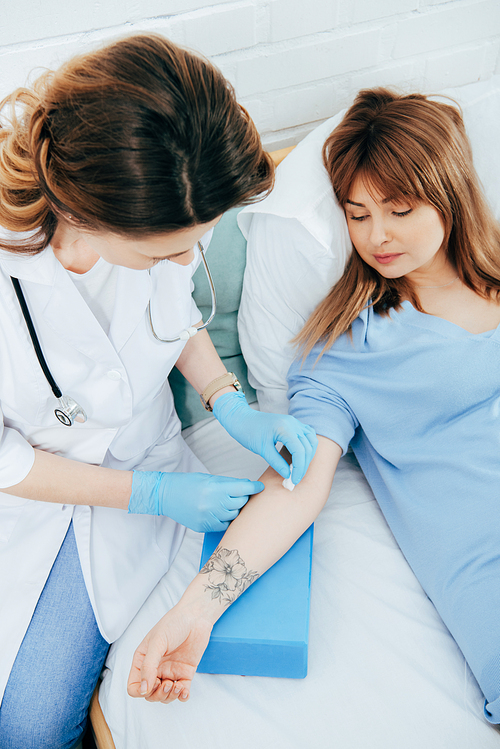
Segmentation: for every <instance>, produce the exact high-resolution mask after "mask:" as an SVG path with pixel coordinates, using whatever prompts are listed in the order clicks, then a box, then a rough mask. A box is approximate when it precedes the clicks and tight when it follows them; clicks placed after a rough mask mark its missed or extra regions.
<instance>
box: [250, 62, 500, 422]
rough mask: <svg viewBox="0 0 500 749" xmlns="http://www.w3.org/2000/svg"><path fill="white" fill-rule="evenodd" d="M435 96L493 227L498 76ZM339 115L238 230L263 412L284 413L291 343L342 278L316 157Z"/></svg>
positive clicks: (334, 218)
mask: <svg viewBox="0 0 500 749" xmlns="http://www.w3.org/2000/svg"><path fill="white" fill-rule="evenodd" d="M442 94H445V95H447V96H451V97H452V98H454V99H455V100H456V101H457V102H458V103H459V104H460V105H461V106H462V108H463V113H464V120H465V124H466V127H467V132H468V134H469V138H470V140H471V143H472V148H473V152H474V162H475V165H476V169H477V171H478V173H479V176H480V179H481V181H482V183H483V187H484V189H485V192H486V196H487V198H488V199H489V201H490V204H491V207H492V208H493V210H494V212H495V215H496V217H497V219H499V220H500V145H499V141H498V122H500V76H495V77H493V78H492V79H490V81H487V82H485V83H483V82H480V83H474V84H471V85H469V86H463V87H461V88H458V89H448V90H446V91H443V92H442ZM344 113H345V110H344V111H342V112H340V113H339V114H337V115H336V116H335V117H332V118H330V119H329V120H327V121H326V122H324V123H323V124H322V125H320V126H319V127H317V128H316V129H315V130H313V132H312V133H310V134H309V135H308V136H307V138H305V139H304V140H303V141H302V142H301V143H299V145H298V146H297V148H295V149H294V150H293V151H292V152H291V153H290V155H289V156H287V157H286V159H285V160H284V161H283V162H282V163H281V164H280V166H279V167H278V170H277V177H276V186H275V188H274V190H273V192H272V193H271V195H270V196H269V197H267V198H266V199H265V200H263V201H262V202H261V203H257V204H255V205H252V206H248V207H247V208H245V209H244V210H243V211H241V213H240V214H239V216H238V223H239V225H240V229H241V230H242V232H243V234H244V235H245V236H246V238H247V240H248V246H247V265H246V269H245V278H244V284H243V293H242V297H241V304H240V310H239V316H238V332H239V338H240V344H241V349H242V352H243V356H244V358H245V360H246V363H247V365H248V380H249V382H250V384H251V385H252V386H253V387H254V388H255V390H256V391H257V398H258V402H259V407H260V409H261V410H263V411H274V412H280V413H286V412H287V411H288V400H287V397H286V392H287V383H286V375H287V372H288V369H289V366H290V364H291V362H292V359H293V356H294V353H295V349H294V347H293V346H292V345H291V344H290V341H291V339H292V338H293V337H294V336H295V335H296V334H297V333H298V332H299V330H300V329H301V328H302V326H303V324H304V323H305V321H306V320H307V318H308V317H309V315H310V314H311V312H312V311H313V310H314V308H315V307H316V306H317V305H318V303H319V302H320V301H321V300H322V299H323V298H324V297H325V295H326V294H327V293H328V291H329V289H330V288H331V287H332V286H333V284H334V283H336V281H337V280H338V279H339V278H340V276H341V275H342V273H343V270H344V266H345V263H346V260H347V257H348V255H349V253H350V250H351V242H350V239H349V234H348V232H347V225H346V222H345V217H344V212H343V211H342V210H341V208H340V207H339V205H338V204H337V202H336V200H335V197H334V195H333V192H332V189H331V187H330V182H329V179H328V176H327V173H326V170H325V168H324V167H323V162H322V157H321V150H322V147H323V143H324V141H325V140H326V138H327V136H328V135H329V134H330V133H331V131H332V130H333V129H334V128H335V127H336V126H337V125H338V123H339V122H340V120H341V119H342V117H343V116H344Z"/></svg>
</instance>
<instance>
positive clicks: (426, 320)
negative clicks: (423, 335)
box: [389, 300, 500, 338]
mask: <svg viewBox="0 0 500 749" xmlns="http://www.w3.org/2000/svg"><path fill="white" fill-rule="evenodd" d="M401 307H402V308H403V309H402V310H401V311H399V312H398V311H396V310H395V309H394V308H393V309H391V311H390V313H389V314H390V317H391V319H393V320H394V319H399V320H400V321H403V320H404V318H405V317H407V318H408V319H407V320H406V321H405V322H409V323H411V324H412V325H417V326H418V327H419V328H425V329H427V330H432V331H434V332H435V333H439V334H441V335H445V336H447V337H449V338H496V337H498V335H499V334H500V323H499V324H498V325H497V327H496V328H493V329H492V330H487V331H484V332H483V333H470V332H469V331H468V330H465V328H462V327H461V326H460V325H457V324H456V323H454V322H450V321H449V320H445V319H444V318H443V317H437V316H436V315H429V314H428V313H427V312H419V311H418V310H417V309H415V307H414V306H413V304H412V303H411V302H410V301H408V300H406V301H404V302H402V303H401ZM398 316H399V317H398Z"/></svg>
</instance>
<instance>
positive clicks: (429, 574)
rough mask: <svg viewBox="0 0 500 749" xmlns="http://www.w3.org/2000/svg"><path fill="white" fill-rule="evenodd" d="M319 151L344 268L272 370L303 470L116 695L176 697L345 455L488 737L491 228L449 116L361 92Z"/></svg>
mask: <svg viewBox="0 0 500 749" xmlns="http://www.w3.org/2000/svg"><path fill="white" fill-rule="evenodd" d="M323 153H324V162H325V166H326V168H327V171H328V173H329V175H330V178H331V182H332V186H333V190H334V193H335V195H336V197H337V199H338V201H339V203H340V205H341V206H343V208H344V210H345V215H346V219H347V223H348V227H349V233H350V237H351V240H352V243H353V247H354V252H353V253H352V256H351V259H350V261H349V263H348V265H347V267H346V270H345V272H344V274H343V276H342V278H341V279H340V281H339V282H338V283H337V284H336V285H335V286H334V288H333V289H332V290H331V292H330V293H329V295H328V296H327V297H326V299H325V300H324V301H323V302H321V304H320V305H319V306H318V308H317V309H316V311H315V312H314V313H313V315H312V316H311V318H310V319H309V321H308V322H307V324H306V325H305V327H304V329H303V330H302V331H301V333H300V334H299V336H298V337H297V344H298V348H299V352H298V358H297V360H296V361H295V363H294V364H293V365H292V367H291V369H290V372H289V386H290V389H289V399H290V412H291V413H292V414H293V415H294V416H296V417H297V418H299V419H301V420H302V421H304V422H305V423H308V424H310V425H311V426H312V427H314V428H315V429H316V431H317V433H318V435H320V443H319V447H318V450H317V453H316V456H315V458H314V460H313V462H312V463H311V465H310V468H309V470H308V472H307V474H306V477H305V478H304V480H303V481H302V482H301V483H300V485H299V486H297V487H296V488H295V489H294V491H293V492H292V493H290V492H288V491H287V490H286V489H284V488H283V487H282V484H281V482H282V479H281V477H280V476H278V474H277V473H275V472H274V471H273V470H272V469H268V470H267V472H266V473H265V474H264V476H263V481H264V483H265V485H266V489H265V491H263V492H262V493H261V494H258V495H256V496H255V497H253V498H252V500H251V501H250V502H249V503H248V504H247V505H246V507H245V508H244V510H243V511H242V512H241V513H240V515H239V516H238V518H237V519H236V520H235V521H234V522H233V523H232V524H231V526H230V527H229V529H228V531H227V532H226V535H225V536H224V538H223V540H222V543H221V545H220V546H219V548H218V549H217V550H216V552H215V553H214V555H213V557H212V558H211V560H210V561H209V562H208V564H207V565H206V566H205V567H204V568H203V570H202V571H201V572H200V574H199V575H198V576H197V577H196V578H195V579H194V580H193V582H192V583H191V584H190V586H189V587H188V589H187V590H186V592H185V594H184V596H183V597H182V599H181V601H180V602H179V603H178V604H177V606H175V607H174V608H173V609H172V610H171V611H169V612H168V613H167V614H166V616H165V617H163V619H161V620H160V622H159V623H158V624H157V625H156V627H154V628H153V630H151V632H150V633H149V634H148V635H147V637H146V638H145V639H144V641H143V642H142V643H141V645H140V646H139V648H138V649H137V651H136V654H135V656H134V660H133V665H132V669H131V673H130V678H129V687H128V688H129V693H130V694H131V695H133V696H141V695H142V696H144V697H146V699H148V700H152V701H163V702H170V701H172V700H174V699H176V698H179V699H181V700H187V699H188V697H189V691H190V684H191V680H192V678H193V675H194V671H195V669H196V666H197V664H198V662H199V660H200V658H201V655H202V653H203V651H204V649H205V647H206V644H207V642H208V639H209V637H210V632H211V629H212V626H213V624H214V622H215V621H216V620H217V619H218V618H219V616H220V615H221V614H222V613H223V612H224V610H225V608H226V607H227V605H229V603H230V602H231V601H232V600H234V599H235V598H236V597H237V596H238V595H239V594H240V593H241V592H242V591H243V590H244V589H245V588H246V587H247V586H248V585H249V584H250V583H251V582H252V581H253V580H254V579H255V578H256V577H258V576H259V575H261V574H262V573H263V572H265V570H266V569H267V568H268V567H269V566H270V565H271V564H273V563H274V561H275V560H276V559H278V558H279V556H281V554H283V553H284V552H285V551H286V550H287V549H288V547H289V546H290V545H291V544H292V543H293V542H294V541H295V539H296V538H297V537H298V536H299V535H300V534H301V533H302V532H303V530H304V529H305V528H306V527H307V526H308V525H309V524H310V523H311V522H312V521H313V520H314V518H315V517H316V515H317V514H318V512H319V511H320V510H321V508H322V506H323V504H324V502H325V501H326V499H327V496H328V493H329V489H330V487H331V483H332V479H333V476H334V473H335V469H336V466H337V463H338V460H339V458H340V456H341V455H342V454H343V453H344V452H345V451H346V450H347V447H348V445H349V444H351V445H352V448H353V450H354V452H355V454H356V456H357V458H358V460H359V463H360V464H361V467H362V469H363V471H364V473H365V475H366V477H367V479H368V481H369V483H370V485H371V487H372V489H373V492H374V494H375V496H376V498H377V500H378V502H379V504H380V506H381V508H382V511H383V512H384V515H385V517H386V519H387V522H388V523H389V525H390V527H391V529H392V531H393V533H394V535H395V537H396V539H397V541H398V543H399V545H400V547H401V549H402V551H403V553H404V554H405V556H406V558H407V560H408V562H409V564H410V565H411V567H412V568H413V570H414V572H415V574H416V576H417V577H418V579H419V581H420V583H421V584H422V586H423V588H424V589H425V591H426V593H427V595H428V596H429V597H430V599H431V600H432V601H433V603H434V605H435V606H436V608H437V610H438V612H439V613H440V615H441V617H442V619H443V620H444V622H445V624H446V625H447V627H448V628H449V630H450V632H451V634H452V635H453V637H454V638H455V640H456V642H457V643H458V645H459V647H460V648H461V649H462V652H463V653H464V655H465V658H466V660H467V661H468V663H469V665H470V667H471V669H472V671H473V673H474V675H475V677H476V679H477V681H478V682H479V685H480V687H481V689H482V691H483V694H484V695H485V698H486V704H485V714H486V717H487V718H488V720H489V721H490V722H492V723H500V611H499V608H500V553H499V549H500V513H499V510H498V505H499V502H500V300H499V292H500V227H499V226H498V224H497V223H496V222H495V220H494V219H493V217H492V216H491V214H490V211H489V208H488V206H487V204H486V201H485V199H484V197H483V195H482V193H481V190H480V187H479V185H478V181H477V177H476V175H475V172H474V168H473V165H472V155H471V151H470V146H469V143H468V140H467V137H466V134H465V130H464V125H463V122H462V118H461V116H460V114H459V112H458V111H457V109H456V108H455V107H454V106H451V105H449V104H444V103H441V102H438V101H432V100H429V99H427V98H426V97H424V96H421V95H411V96H399V95H396V94H393V93H391V92H390V91H387V90H384V89H375V90H370V91H362V92H361V93H360V94H359V95H358V97H357V99H356V100H355V103H354V105H353V106H352V107H351V108H350V109H349V110H348V112H347V114H346V115H345V117H344V119H343V121H342V122H341V124H340V125H339V126H338V127H337V128H336V129H335V130H334V132H333V133H332V134H331V135H330V137H329V138H328V140H327V142H326V143H325V146H324V151H323ZM214 587H218V588H219V589H221V588H224V589H225V590H226V591H227V596H225V597H224V602H223V603H221V600H222V597H213V595H212V590H213V588H214Z"/></svg>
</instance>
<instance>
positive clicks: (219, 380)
mask: <svg viewBox="0 0 500 749" xmlns="http://www.w3.org/2000/svg"><path fill="white" fill-rule="evenodd" d="M230 386H232V387H234V388H235V389H236V390H238V391H240V392H242V391H243V388H242V387H241V384H240V382H239V380H238V378H237V377H236V375H235V374H234V372H226V374H223V375H221V376H220V377H216V378H215V380H212V382H209V383H208V385H207V386H206V388H205V390H204V391H203V392H202V394H201V395H200V400H201V403H202V405H203V408H204V409H205V410H206V411H212V406H211V405H210V404H209V401H210V398H211V397H212V395H215V393H217V392H218V391H219V390H222V388H227V387H230Z"/></svg>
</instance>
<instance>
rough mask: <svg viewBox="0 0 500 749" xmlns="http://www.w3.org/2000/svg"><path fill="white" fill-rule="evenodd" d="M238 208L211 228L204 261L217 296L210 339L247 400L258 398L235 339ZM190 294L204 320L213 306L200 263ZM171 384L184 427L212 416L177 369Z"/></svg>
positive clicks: (241, 242)
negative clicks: (210, 239)
mask: <svg viewBox="0 0 500 749" xmlns="http://www.w3.org/2000/svg"><path fill="white" fill-rule="evenodd" d="M240 210H241V209H240V208H233V209H232V210H231V211H228V212H227V213H225V214H224V215H223V217H222V218H221V220H220V221H219V223H218V224H217V226H216V227H215V229H214V234H213V237H212V241H211V242H210V246H209V248H208V250H207V262H208V266H209V268H210V272H211V274H212V278H213V280H214V285H215V293H216V297H217V312H216V314H215V317H214V319H213V320H212V322H211V323H210V325H209V326H208V332H209V333H210V338H211V339H212V341H213V344H214V346H215V348H216V349H217V352H218V354H219V356H220V358H221V359H222V361H223V362H224V365H225V366H226V368H227V370H228V372H234V373H235V374H236V376H237V377H238V379H239V381H240V382H241V385H242V387H243V390H244V391H245V395H246V397H247V401H248V402H249V403H253V402H254V401H256V400H257V396H256V393H255V390H254V389H253V388H252V387H250V385H249V383H248V379H247V366H246V363H245V360H244V359H243V355H242V353H241V348H240V343H239V340H238V328H237V320H238V309H239V306H240V299H241V290H242V288H243V274H244V272H245V264H246V253H247V246H246V241H245V238H244V237H243V234H242V233H241V232H240V230H239V228H238V224H237V222H236V216H237V215H238V213H239V211H240ZM193 282H194V287H195V288H194V292H193V297H194V300H195V302H196V304H197V305H198V308H199V309H200V312H201V314H202V316H203V319H204V320H207V319H208V317H209V316H210V311H211V309H212V304H211V297H210V286H209V284H208V279H207V277H206V274H205V269H204V268H203V264H200V267H199V268H198V270H197V271H196V273H195V274H194V276H193ZM169 380H170V386H171V388H172V392H173V394H174V401H175V408H176V410H177V413H178V414H179V418H180V420H181V422H182V428H183V429H185V428H186V427H188V426H191V425H192V424H195V423H196V422H197V421H201V420H202V419H208V418H211V415H210V413H209V412H208V411H205V409H204V408H203V406H202V405H201V402H200V396H199V395H198V393H197V392H196V391H195V389H194V388H193V387H192V386H191V385H190V384H189V383H188V382H187V380H186V379H185V378H184V377H183V376H182V375H181V373H180V372H179V371H178V370H177V369H175V368H174V369H173V370H172V372H171V373H170V377H169Z"/></svg>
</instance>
